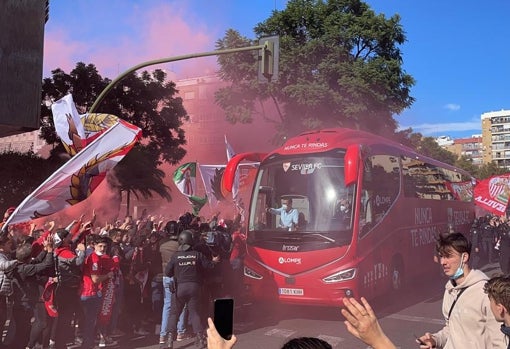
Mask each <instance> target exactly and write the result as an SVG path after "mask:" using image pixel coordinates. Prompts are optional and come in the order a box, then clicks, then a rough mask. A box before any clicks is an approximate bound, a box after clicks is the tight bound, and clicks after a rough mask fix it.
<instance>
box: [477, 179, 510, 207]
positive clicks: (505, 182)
mask: <svg viewBox="0 0 510 349" xmlns="http://www.w3.org/2000/svg"><path fill="white" fill-rule="evenodd" d="M474 192H475V204H476V205H478V206H480V207H482V208H483V209H485V210H487V211H489V212H491V213H493V214H496V215H498V216H501V215H504V214H505V212H506V209H507V206H508V199H509V198H510V173H507V174H503V175H496V176H492V177H489V178H487V179H484V180H481V181H479V182H478V183H477V184H476V186H475V190H474Z"/></svg>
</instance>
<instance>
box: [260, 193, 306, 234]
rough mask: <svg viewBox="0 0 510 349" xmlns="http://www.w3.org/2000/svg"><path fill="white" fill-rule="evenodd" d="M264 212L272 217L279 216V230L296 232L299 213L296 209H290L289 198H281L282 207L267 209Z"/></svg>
mask: <svg viewBox="0 0 510 349" xmlns="http://www.w3.org/2000/svg"><path fill="white" fill-rule="evenodd" d="M266 211H267V212H269V213H271V214H274V215H280V223H279V227H280V228H283V229H288V230H289V231H294V230H296V228H297V226H298V220H299V212H298V210H297V209H295V208H292V199H291V198H282V206H281V207H280V208H267V209H266Z"/></svg>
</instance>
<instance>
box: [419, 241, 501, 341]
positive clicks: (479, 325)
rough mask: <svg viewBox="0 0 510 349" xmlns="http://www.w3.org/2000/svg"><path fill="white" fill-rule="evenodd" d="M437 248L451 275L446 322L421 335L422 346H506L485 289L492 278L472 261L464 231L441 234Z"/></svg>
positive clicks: (445, 315) (446, 291)
mask: <svg viewBox="0 0 510 349" xmlns="http://www.w3.org/2000/svg"><path fill="white" fill-rule="evenodd" d="M436 249H437V252H438V254H439V258H440V263H441V266H442V267H443V272H444V273H445V275H446V276H448V277H449V279H450V280H448V282H447V283H446V286H445V292H444V296H443V308H442V310H443V315H444V317H445V320H446V321H445V322H446V325H445V326H444V327H443V328H442V329H441V330H439V331H438V332H436V333H428V332H427V333H425V334H424V335H423V336H421V337H420V338H419V339H418V341H421V343H420V348H444V349H457V348H470V349H478V348H480V349H482V348H496V349H499V348H501V349H503V348H506V345H505V338H504V334H503V333H502V332H501V331H500V330H499V327H500V326H499V325H498V323H497V321H496V319H495V317H494V314H493V313H492V312H491V307H490V301H489V298H488V297H487V295H486V294H485V292H484V286H485V283H486V282H487V280H489V278H488V277H487V275H485V274H484V273H483V272H481V271H480V270H476V269H471V268H470V267H469V265H468V261H469V257H470V255H471V243H470V242H469V241H468V239H467V238H466V237H465V236H464V235H463V234H461V233H453V234H449V235H441V236H440V237H439V239H438V242H437V246H436Z"/></svg>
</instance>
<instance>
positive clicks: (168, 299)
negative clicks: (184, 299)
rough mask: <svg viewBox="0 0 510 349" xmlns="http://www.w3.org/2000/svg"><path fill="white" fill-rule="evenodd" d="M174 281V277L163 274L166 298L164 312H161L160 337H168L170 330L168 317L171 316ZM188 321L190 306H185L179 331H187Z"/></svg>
mask: <svg viewBox="0 0 510 349" xmlns="http://www.w3.org/2000/svg"><path fill="white" fill-rule="evenodd" d="M172 281H173V278H170V277H168V276H163V290H164V298H163V313H162V314H161V331H160V333H159V336H160V337H166V336H167V335H168V331H169V328H168V325H169V323H168V319H169V318H170V305H171V304H172V292H170V282H172ZM187 323H188V308H187V307H185V308H184V309H183V311H182V313H181V315H180V316H179V322H178V323H177V333H184V332H186V325H187ZM173 335H175V334H173Z"/></svg>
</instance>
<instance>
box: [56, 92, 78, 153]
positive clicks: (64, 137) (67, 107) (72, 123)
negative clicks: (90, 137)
mask: <svg viewBox="0 0 510 349" xmlns="http://www.w3.org/2000/svg"><path fill="white" fill-rule="evenodd" d="M51 112H52V114H53V122H54V124H55V131H56V133H57V135H58V137H59V138H60V140H61V141H62V144H63V145H64V148H65V149H66V151H67V152H68V153H69V154H70V155H71V156H72V155H74V154H76V153H77V152H78V151H80V150H81V149H83V148H84V147H85V144H84V140H85V138H86V137H85V129H84V128H83V124H82V121H81V116H80V114H78V110H77V109H76V106H75V105H74V101H73V96H72V95H71V94H68V95H66V96H64V97H63V98H61V99H59V100H58V101H56V102H55V103H53V104H52V105H51Z"/></svg>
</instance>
